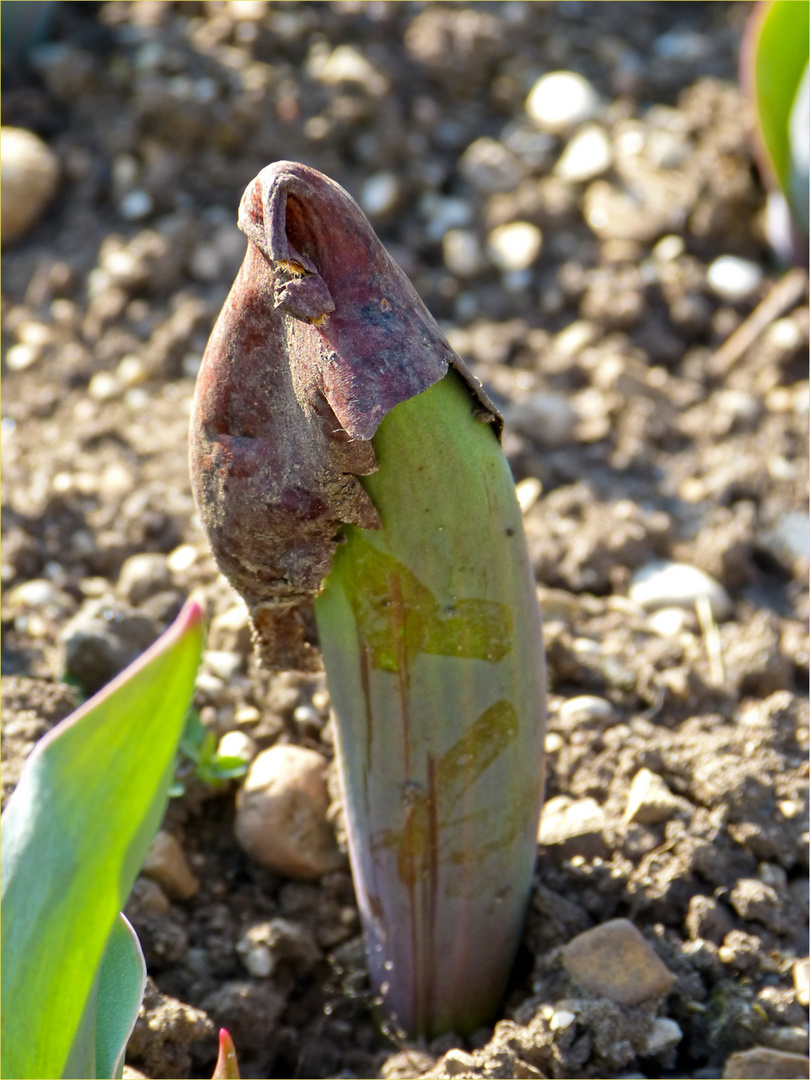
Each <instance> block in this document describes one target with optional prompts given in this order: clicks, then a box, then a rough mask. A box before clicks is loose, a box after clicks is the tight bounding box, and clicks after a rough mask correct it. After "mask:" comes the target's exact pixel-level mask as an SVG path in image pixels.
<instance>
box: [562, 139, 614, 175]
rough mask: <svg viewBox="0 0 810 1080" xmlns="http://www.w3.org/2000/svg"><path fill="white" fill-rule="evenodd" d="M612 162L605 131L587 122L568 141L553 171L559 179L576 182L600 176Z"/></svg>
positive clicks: (608, 140)
mask: <svg viewBox="0 0 810 1080" xmlns="http://www.w3.org/2000/svg"><path fill="white" fill-rule="evenodd" d="M612 163H613V153H612V151H611V148H610V139H609V138H608V135H607V132H606V131H605V129H604V128H602V127H599V126H598V125H597V124H588V125H587V126H586V127H584V128H582V130H581V131H578V132H577V133H576V135H574V137H573V138H572V139H571V141H570V142H569V143H568V145H567V146H566V148H565V150H564V151H563V153H562V156H561V157H560V159H559V161H558V162H557V164H556V165H555V166H554V172H555V173H556V174H557V176H559V177H560V179H562V180H567V181H568V182H569V183H571V184H578V183H581V182H582V181H584V180H593V178H594V177H595V176H600V175H601V174H602V173H603V172H605V171H606V170H607V169H609V168H610V166H611V164H612Z"/></svg>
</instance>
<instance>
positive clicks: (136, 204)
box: [118, 188, 155, 221]
mask: <svg viewBox="0 0 810 1080" xmlns="http://www.w3.org/2000/svg"><path fill="white" fill-rule="evenodd" d="M154 208H155V204H154V200H153V199H152V196H151V195H150V194H149V192H148V191H145V190H144V189H143V188H135V189H134V190H133V191H128V192H127V193H126V195H125V196H124V197H123V199H121V201H120V202H119V204H118V213H119V214H120V216H121V217H122V218H123V219H124V221H143V219H144V218H147V217H149V215H150V214H151V213H152V211H153V210H154Z"/></svg>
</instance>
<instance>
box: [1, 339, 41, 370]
mask: <svg viewBox="0 0 810 1080" xmlns="http://www.w3.org/2000/svg"><path fill="white" fill-rule="evenodd" d="M40 355H41V352H40V350H39V349H38V348H37V347H36V346H34V345H26V344H25V343H24V342H20V344H19V345H12V346H11V348H10V349H9V350H8V351H7V352H6V367H8V369H9V371H25V369H26V368H30V367H31V365H32V364H35V363H36V362H37V360H39V357H40Z"/></svg>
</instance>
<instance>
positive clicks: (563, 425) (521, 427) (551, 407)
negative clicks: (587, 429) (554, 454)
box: [502, 394, 579, 447]
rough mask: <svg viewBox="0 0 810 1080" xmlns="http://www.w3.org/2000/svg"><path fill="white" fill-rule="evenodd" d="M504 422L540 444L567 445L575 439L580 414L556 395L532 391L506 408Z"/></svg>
mask: <svg viewBox="0 0 810 1080" xmlns="http://www.w3.org/2000/svg"><path fill="white" fill-rule="evenodd" d="M502 411H503V418H504V423H505V424H506V426H507V428H512V429H514V430H515V431H517V432H519V433H520V434H521V435H525V436H526V437H527V438H529V439H532V440H533V441H534V442H536V443H537V444H538V445H539V446H547V447H556V446H564V445H565V444H566V443H569V442H571V441H572V439H573V437H574V429H575V428H576V426H577V420H578V419H579V417H578V416H577V413H576V412H575V411H574V409H573V408H572V407H571V406H570V405H569V404H568V402H567V401H566V400H565V398H563V397H559V396H558V395H557V394H532V395H531V397H529V398H527V399H526V400H525V401H517V402H514V403H512V404H510V405H506V406H504V408H503V410H502Z"/></svg>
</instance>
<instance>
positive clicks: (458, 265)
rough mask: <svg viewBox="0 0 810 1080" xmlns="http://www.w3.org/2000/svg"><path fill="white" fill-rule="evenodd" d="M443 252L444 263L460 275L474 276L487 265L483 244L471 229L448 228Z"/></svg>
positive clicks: (443, 243)
mask: <svg viewBox="0 0 810 1080" xmlns="http://www.w3.org/2000/svg"><path fill="white" fill-rule="evenodd" d="M442 252H443V255H444V265H445V266H446V267H447V269H448V270H449V271H450V273H451V274H456V275H457V276H458V277H472V276H473V275H474V274H477V273H478V272H479V271H480V270H482V269H483V268H484V266H485V263H484V256H483V252H482V251H481V244H480V242H479V240H478V237H477V236H476V234H475V233H474V232H473V231H472V230H471V229H448V231H447V232H446V233H445V234H444V239H443V240H442Z"/></svg>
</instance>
